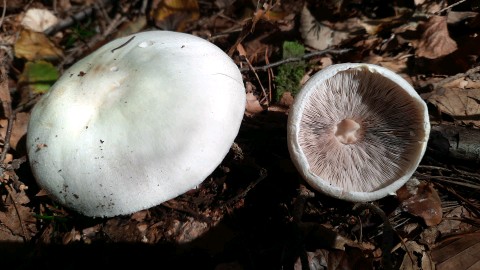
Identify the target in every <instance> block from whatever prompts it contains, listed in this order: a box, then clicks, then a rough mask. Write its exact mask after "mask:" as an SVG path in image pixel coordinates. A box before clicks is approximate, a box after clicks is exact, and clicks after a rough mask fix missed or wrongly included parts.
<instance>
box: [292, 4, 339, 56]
mask: <svg viewBox="0 0 480 270" xmlns="http://www.w3.org/2000/svg"><path fill="white" fill-rule="evenodd" d="M300 33H301V34H302V38H303V39H304V42H305V45H307V46H310V47H312V48H314V49H316V50H324V49H326V48H328V47H330V46H334V45H338V44H339V43H340V42H342V41H343V40H345V39H347V38H348V37H349V32H343V31H335V30H334V29H332V28H330V27H329V26H328V25H326V24H324V23H321V22H318V21H317V20H316V19H315V17H314V16H313V15H312V13H311V12H310V10H308V8H307V5H306V4H305V5H304V6H303V9H302V13H301V16H300Z"/></svg>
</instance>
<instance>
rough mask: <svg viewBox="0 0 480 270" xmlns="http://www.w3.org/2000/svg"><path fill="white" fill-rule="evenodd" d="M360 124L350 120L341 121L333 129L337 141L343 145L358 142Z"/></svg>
mask: <svg viewBox="0 0 480 270" xmlns="http://www.w3.org/2000/svg"><path fill="white" fill-rule="evenodd" d="M359 129H360V124H359V123H357V122H356V121H355V120H352V119H348V118H347V119H343V120H342V121H340V123H338V124H337V125H336V126H335V127H334V133H335V137H336V138H337V140H338V141H339V142H341V143H343V144H352V143H355V142H356V141H357V140H358V133H359Z"/></svg>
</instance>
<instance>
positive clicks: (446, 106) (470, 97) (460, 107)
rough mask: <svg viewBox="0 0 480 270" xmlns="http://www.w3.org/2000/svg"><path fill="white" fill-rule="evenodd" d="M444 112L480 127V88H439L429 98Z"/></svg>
mask: <svg viewBox="0 0 480 270" xmlns="http://www.w3.org/2000/svg"><path fill="white" fill-rule="evenodd" d="M427 101H428V102H430V103H432V104H433V105H435V106H436V107H437V108H438V110H439V111H440V112H442V113H445V114H448V115H450V116H452V117H453V118H454V119H456V120H459V121H461V122H462V123H465V124H473V125H475V126H477V127H480V120H479V116H480V89H460V88H448V89H443V88H442V89H439V90H437V91H436V93H434V94H432V95H431V96H429V97H428V99H427Z"/></svg>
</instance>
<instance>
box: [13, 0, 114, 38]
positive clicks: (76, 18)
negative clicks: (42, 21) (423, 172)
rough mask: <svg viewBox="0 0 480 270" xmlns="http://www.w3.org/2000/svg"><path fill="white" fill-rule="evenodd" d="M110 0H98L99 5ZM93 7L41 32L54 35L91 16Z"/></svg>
mask: <svg viewBox="0 0 480 270" xmlns="http://www.w3.org/2000/svg"><path fill="white" fill-rule="evenodd" d="M4 1H5V0H4ZM110 1H111V0H100V3H99V5H101V6H106V5H107V4H109V3H110ZM94 9H95V7H94V5H90V6H88V7H86V8H85V9H83V10H81V11H80V12H77V13H75V14H73V15H72V16H70V17H67V18H66V19H64V20H61V21H60V22H59V23H57V24H55V25H52V26H50V27H49V28H47V29H46V30H45V31H43V33H45V35H47V36H51V35H54V34H56V33H57V32H59V31H61V30H63V29H65V28H68V27H70V26H71V25H73V24H74V23H75V22H78V21H82V20H84V19H85V18H87V17H89V16H91V15H92V13H93V10H94Z"/></svg>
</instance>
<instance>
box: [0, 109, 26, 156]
mask: <svg viewBox="0 0 480 270" xmlns="http://www.w3.org/2000/svg"><path fill="white" fill-rule="evenodd" d="M29 118H30V114H29V113H25V112H20V113H17V114H16V115H15V121H14V122H13V128H12V135H11V137H10V146H11V147H12V148H13V149H15V150H18V149H17V145H18V142H19V141H20V140H21V139H22V138H23V136H25V134H27V126H28V119H29ZM7 123H8V121H7V120H6V119H2V120H0V126H1V127H3V128H1V129H0V136H2V138H5V134H6V132H7Z"/></svg>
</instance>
